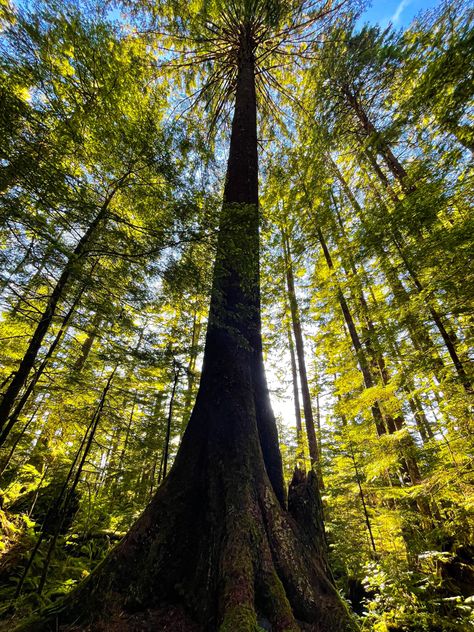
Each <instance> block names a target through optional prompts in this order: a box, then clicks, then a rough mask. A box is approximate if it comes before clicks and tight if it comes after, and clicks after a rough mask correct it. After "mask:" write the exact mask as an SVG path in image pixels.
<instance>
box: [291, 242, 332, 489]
mask: <svg viewBox="0 0 474 632" xmlns="http://www.w3.org/2000/svg"><path fill="white" fill-rule="evenodd" d="M282 240H283V252H284V261H285V275H286V287H287V290H288V302H289V304H290V313H291V322H292V324H293V334H294V337H295V346H296V357H297V360H298V369H299V377H300V385H301V395H302V399H303V412H304V421H305V426H306V434H307V436H308V447H309V456H310V458H311V465H312V466H313V467H315V468H316V471H317V474H318V480H319V483H320V485H321V487H322V484H323V480H322V472H321V464H320V461H319V448H318V440H317V438H316V428H315V425H314V415H313V407H312V405H311V394H310V392H309V383H308V374H307V371H306V358H305V352H304V341H303V331H302V329H301V319H300V313H299V309H298V302H297V300H296V291H295V279H294V274H293V264H292V261H291V250H290V242H289V239H288V235H287V234H286V233H285V232H284V231H282Z"/></svg>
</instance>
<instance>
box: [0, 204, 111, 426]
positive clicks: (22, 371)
mask: <svg viewBox="0 0 474 632" xmlns="http://www.w3.org/2000/svg"><path fill="white" fill-rule="evenodd" d="M112 196H113V193H111V194H109V196H108V197H107V198H106V200H105V202H104V204H103V205H102V207H101V209H100V210H99V212H98V214H97V215H96V217H95V218H94V220H93V221H92V222H91V224H90V225H89V228H88V229H87V230H86V232H85V233H84V235H83V236H82V237H81V239H80V240H79V242H78V244H77V245H76V247H75V248H74V251H73V253H72V255H71V256H70V257H69V259H68V261H67V263H66V265H65V266H64V268H63V271H62V273H61V275H60V277H59V279H58V281H57V283H56V285H55V286H54V288H53V291H52V293H51V295H50V297H49V299H48V302H47V304H46V307H45V309H44V311H43V313H42V314H41V317H40V320H39V322H38V324H37V326H36V329H35V331H34V333H33V336H32V337H31V340H30V343H29V345H28V348H27V350H26V352H25V355H24V356H23V359H22V361H21V362H20V365H19V367H18V369H17V371H16V373H15V376H14V378H13V379H12V381H11V382H10V384H9V386H8V388H7V390H6V391H5V393H4V394H3V398H2V401H1V403H0V429H2V428H3V427H4V426H5V424H6V423H7V420H8V416H9V414H10V411H11V409H12V408H13V405H14V403H15V399H16V397H17V396H18V394H19V392H20V391H21V389H22V388H23V386H24V385H25V383H26V381H27V379H28V375H29V374H30V371H31V369H32V368H33V365H34V363H35V361H36V357H37V355H38V352H39V350H40V348H41V345H42V343H43V339H44V337H45V335H46V334H47V332H48V330H49V327H50V325H51V323H52V322H53V318H54V316H55V314H56V308H57V305H58V303H59V301H60V300H62V299H63V297H64V292H65V289H66V286H67V284H68V282H69V280H70V279H71V276H72V275H73V271H74V268H75V266H76V265H77V264H78V262H79V261H80V259H81V257H83V256H84V254H85V252H86V249H87V246H88V244H89V242H90V240H91V238H92V236H93V235H94V234H95V231H96V229H97V226H98V225H99V223H100V222H101V221H102V219H103V217H104V216H105V213H106V211H107V208H108V206H109V203H110V201H111V199H112Z"/></svg>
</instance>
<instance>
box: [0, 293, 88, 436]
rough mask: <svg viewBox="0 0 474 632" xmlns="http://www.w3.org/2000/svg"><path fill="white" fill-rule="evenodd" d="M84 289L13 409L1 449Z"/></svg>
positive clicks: (59, 340) (75, 300)
mask: <svg viewBox="0 0 474 632" xmlns="http://www.w3.org/2000/svg"><path fill="white" fill-rule="evenodd" d="M84 289H85V288H84V287H83V288H82V289H81V291H80V292H79V293H78V295H77V296H76V298H75V299H74V302H73V304H72V305H71V307H70V308H69V310H68V311H67V313H66V315H65V316H64V318H63V322H62V323H61V327H60V328H59V330H58V333H57V334H56V336H55V338H54V340H53V342H52V343H51V344H50V346H49V349H48V351H47V353H46V355H45V356H44V358H43V360H42V362H41V364H40V365H39V367H38V369H37V370H36V371H35V374H34V375H33V378H32V379H31V380H30V383H29V384H28V386H27V387H26V389H25V390H24V392H23V394H22V396H21V397H20V399H19V401H18V403H17V405H16V406H15V408H14V409H13V412H12V413H11V415H10V417H9V418H8V420H7V423H6V424H5V427H4V428H3V430H2V432H1V433H0V448H1V447H2V446H3V444H4V443H5V441H6V440H7V438H8V436H9V434H10V432H11V430H12V428H13V426H14V425H15V424H16V422H17V421H18V418H19V416H20V415H21V413H22V411H23V408H24V407H25V405H26V403H27V402H28V400H29V398H30V395H31V393H32V392H33V390H34V388H35V386H36V384H37V383H38V380H39V379H40V377H41V376H42V375H43V373H44V370H45V369H46V367H47V366H48V363H49V360H50V358H51V356H52V355H53V353H54V352H55V350H56V347H57V346H58V344H59V343H60V342H61V339H62V337H63V336H64V334H65V332H66V329H67V325H68V323H69V320H70V318H71V316H72V315H73V313H74V311H75V309H76V307H77V304H78V303H79V301H80V299H81V297H82V294H83V292H84Z"/></svg>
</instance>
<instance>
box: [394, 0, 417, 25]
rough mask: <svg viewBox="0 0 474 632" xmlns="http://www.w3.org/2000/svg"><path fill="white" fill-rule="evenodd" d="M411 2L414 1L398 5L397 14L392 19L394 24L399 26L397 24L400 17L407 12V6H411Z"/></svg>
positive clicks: (408, 0)
mask: <svg viewBox="0 0 474 632" xmlns="http://www.w3.org/2000/svg"><path fill="white" fill-rule="evenodd" d="M411 1H412V0H402V1H401V2H400V4H399V5H398V7H397V8H396V9H395V13H394V14H393V15H392V17H391V18H390V22H392V23H393V24H397V22H398V21H399V20H400V17H401V15H402V13H403V11H405V9H406V8H407V6H408V5H409V4H411Z"/></svg>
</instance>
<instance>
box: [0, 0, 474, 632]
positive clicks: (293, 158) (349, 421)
mask: <svg viewBox="0 0 474 632" xmlns="http://www.w3.org/2000/svg"><path fill="white" fill-rule="evenodd" d="M167 4H168V5H172V4H173V3H172V2H168V3H167V2H161V3H159V2H157V3H154V4H153V3H147V2H133V1H131V2H125V3H123V4H120V5H118V4H115V5H113V6H112V5H107V4H106V3H98V4H95V3H93V2H85V1H84V2H82V1H81V2H79V3H68V2H67V1H61V2H56V1H48V2H35V3H33V4H31V5H28V6H26V5H25V4H24V3H21V6H16V5H13V4H10V3H9V2H8V0H1V1H0V18H1V33H0V49H1V59H0V134H1V143H0V190H1V198H0V239H1V245H2V250H1V253H0V261H1V266H0V292H1V294H0V316H1V320H0V385H1V388H2V393H3V398H2V400H1V401H0V446H1V453H0V472H1V492H0V524H1V539H0V555H1V558H0V599H1V602H2V605H1V612H2V617H3V619H4V621H5V623H4V625H5V626H6V627H5V629H7V627H9V628H11V625H12V623H11V620H12V618H13V620H14V621H16V620H17V619H20V618H22V617H24V616H27V615H28V614H30V613H31V612H32V611H33V610H35V609H37V608H38V606H42V605H45V604H51V603H53V602H55V601H57V600H58V599H59V598H60V597H61V596H62V595H63V594H65V593H67V592H69V591H70V590H71V589H72V588H73V587H74V586H75V585H76V584H77V583H78V582H80V581H81V579H83V578H85V577H87V576H88V575H89V574H90V573H91V571H92V569H93V568H94V567H95V566H96V565H97V564H98V563H99V562H100V561H101V560H102V559H103V558H104V557H105V555H106V554H107V552H108V551H109V550H110V548H111V547H112V546H114V544H115V543H116V542H117V541H119V540H120V539H121V537H122V536H123V535H124V534H125V533H126V532H127V531H128V529H129V528H130V527H131V525H132V524H133V523H134V522H135V520H136V518H137V517H138V516H139V515H140V514H141V512H142V511H143V509H144V508H145V507H146V505H147V504H148V502H149V501H150V500H151V498H152V497H153V495H154V492H155V491H156V489H157V488H158V486H159V485H160V483H161V482H162V481H163V479H164V478H165V477H166V474H167V472H168V471H169V469H170V466H171V464H172V462H173V459H174V456H175V454H176V452H177V449H178V446H179V444H180V439H181V436H182V434H183V432H184V429H185V427H186V424H187V422H188V420H189V416H190V414H191V411H192V407H193V404H194V399H195V395H196V391H197V387H198V384H199V375H200V368H201V359H202V349H203V342H204V335H205V332H206V324H207V323H206V319H207V312H208V303H209V296H210V291H211V275H212V264H213V259H214V253H215V249H216V236H217V227H218V218H219V210H220V200H221V198H222V189H223V186H224V177H223V174H224V172H225V162H226V143H227V139H228V135H229V112H230V107H231V105H232V103H231V102H230V101H229V98H228V92H226V90H225V89H222V81H221V79H222V77H220V76H219V69H218V66H214V58H213V57H212V56H211V55H207V54H206V51H205V47H201V49H200V52H199V55H195V56H193V57H192V58H191V57H190V58H189V59H187V58H186V56H183V55H182V54H177V48H176V47H178V49H179V43H178V45H177V44H176V41H178V42H179V38H176V36H175V38H174V39H172V38H170V37H169V35H168V34H165V33H161V32H159V31H158V30H157V29H156V28H153V26H152V25H153V23H154V22H153V20H154V12H155V11H156V12H159V11H160V10H161V11H163V13H164V14H166V5H167ZM191 4H192V3H191ZM469 5H470V3H469V2H468V1H466V2H462V1H453V2H441V3H440V4H439V6H438V7H436V8H435V9H432V10H430V11H426V12H424V13H421V14H419V15H418V16H417V17H416V18H415V19H414V21H413V22H412V23H411V24H410V25H409V26H408V27H407V28H406V29H404V30H396V29H395V28H393V27H392V26H387V27H383V28H382V27H380V26H373V25H368V24H364V17H363V14H362V17H361V16H360V14H359V13H357V10H358V7H355V6H354V7H352V10H353V13H351V14H348V13H347V12H345V13H344V15H342V14H341V17H340V18H339V19H335V20H333V21H332V23H331V25H330V27H328V28H327V29H325V30H324V31H322V32H321V33H320V34H319V37H318V40H317V41H313V42H310V43H309V42H307V41H305V40H303V39H301V41H300V42H299V43H298V46H299V48H298V53H297V54H296V55H295V54H293V55H292V56H291V57H290V55H288V56H285V54H284V51H283V52H280V58H279V63H278V64H275V65H274V66H272V68H271V69H270V70H268V69H265V70H264V71H262V73H261V75H259V80H258V81H257V89H258V99H259V107H260V118H259V146H260V169H261V209H262V214H263V227H262V230H261V240H262V252H261V258H262V300H263V333H264V353H265V360H266V365H267V369H268V376H269V384H270V388H271V395H272V402H273V404H274V407H275V410H276V412H277V414H278V422H279V432H280V442H281V451H282V455H283V460H284V472H285V477H286V479H287V481H290V479H291V478H292V476H293V472H294V469H295V466H298V467H299V468H306V469H309V468H311V467H313V468H314V469H315V471H316V472H317V475H318V478H319V480H320V487H321V489H322V495H323V504H324V514H325V525H326V532H327V538H328V543H329V549H330V562H331V566H332V570H333V574H334V577H335V580H336V583H337V585H338V588H339V589H340V591H341V594H342V595H343V596H344V598H345V599H347V600H348V601H349V602H350V603H351V605H352V607H353V609H354V610H355V612H356V614H357V617H358V619H359V622H360V625H361V628H362V629H363V630H375V631H377V632H386V631H388V630H393V631H394V630H412V631H429V630H435V631H436V630H439V631H440V632H441V631H462V630H469V629H471V627H474V597H473V596H472V595H473V593H474V545H473V542H472V535H473V533H472V528H473V519H472V518H473V516H472V510H473V483H474V480H473V469H472V468H473V466H472V458H473V449H474V444H473V425H472V395H473V381H474V371H473V369H472V356H470V355H469V354H470V351H471V352H472V340H473V317H474V310H473V305H474V274H473V267H472V258H473V245H474V244H473V235H474V219H473V215H472V206H471V205H472V194H473V182H472V152H473V151H474V130H473V127H472V108H473V94H474V81H473V70H474V31H473V18H474V13H473V9H472V7H470V6H469ZM150 25H151V26H150ZM198 26H199V25H198ZM266 46H267V49H268V55H271V54H272V53H273V50H272V42H271V41H269V42H267V43H266ZM178 52H180V51H178ZM2 629H3V628H2Z"/></svg>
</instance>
